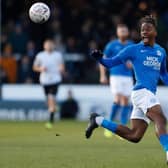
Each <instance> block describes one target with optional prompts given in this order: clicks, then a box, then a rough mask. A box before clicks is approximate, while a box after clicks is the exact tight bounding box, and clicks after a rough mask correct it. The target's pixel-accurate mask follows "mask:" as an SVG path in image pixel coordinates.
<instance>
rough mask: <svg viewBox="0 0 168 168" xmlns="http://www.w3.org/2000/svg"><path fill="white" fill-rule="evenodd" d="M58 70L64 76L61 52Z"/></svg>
mask: <svg viewBox="0 0 168 168" xmlns="http://www.w3.org/2000/svg"><path fill="white" fill-rule="evenodd" d="M59 63H60V64H59V71H60V73H61V74H62V75H63V76H66V70H65V64H64V60H63V56H62V54H60V56H59Z"/></svg>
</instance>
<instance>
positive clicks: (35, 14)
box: [29, 2, 51, 23]
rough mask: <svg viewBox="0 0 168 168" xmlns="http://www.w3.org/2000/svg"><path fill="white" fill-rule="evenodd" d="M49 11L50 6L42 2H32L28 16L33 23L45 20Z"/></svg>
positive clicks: (48, 15)
mask: <svg viewBox="0 0 168 168" xmlns="http://www.w3.org/2000/svg"><path fill="white" fill-rule="evenodd" d="M50 13H51V12H50V8H49V7H48V6H47V5H46V4H45V3H43V2H37V3H34V4H33V5H32V6H31V8H30V9H29V17H30V19H31V20H32V21H33V22H35V23H44V22H46V21H47V20H48V19H49V17H50Z"/></svg>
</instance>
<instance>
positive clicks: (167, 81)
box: [160, 51, 168, 85]
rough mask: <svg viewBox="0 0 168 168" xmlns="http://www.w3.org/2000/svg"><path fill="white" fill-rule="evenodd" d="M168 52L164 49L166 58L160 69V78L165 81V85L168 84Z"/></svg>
mask: <svg viewBox="0 0 168 168" xmlns="http://www.w3.org/2000/svg"><path fill="white" fill-rule="evenodd" d="M166 57H167V56H166V52H165V51H164V58H163V61H162V63H161V69H160V78H161V80H162V81H163V83H164V84H165V85H168V72H167V66H166Z"/></svg>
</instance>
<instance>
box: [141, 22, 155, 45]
mask: <svg viewBox="0 0 168 168" xmlns="http://www.w3.org/2000/svg"><path fill="white" fill-rule="evenodd" d="M156 35H157V32H156V29H155V27H154V26H153V25H152V24H151V23H143V24H142V25H141V38H142V40H143V42H144V44H145V45H153V44H154V42H155V37H156Z"/></svg>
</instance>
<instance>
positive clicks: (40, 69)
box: [33, 55, 47, 73]
mask: <svg viewBox="0 0 168 168" xmlns="http://www.w3.org/2000/svg"><path fill="white" fill-rule="evenodd" d="M33 71H35V72H40V73H41V72H44V71H47V68H46V67H44V66H41V61H40V59H39V58H38V55H37V56H36V58H35V60H34V63H33Z"/></svg>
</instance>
